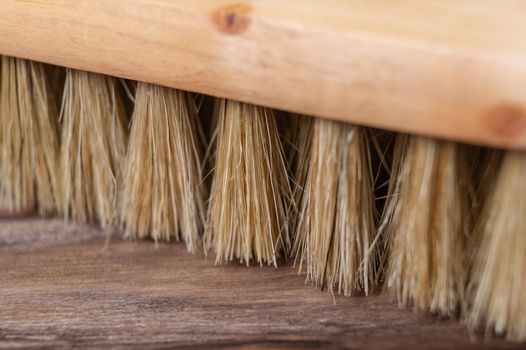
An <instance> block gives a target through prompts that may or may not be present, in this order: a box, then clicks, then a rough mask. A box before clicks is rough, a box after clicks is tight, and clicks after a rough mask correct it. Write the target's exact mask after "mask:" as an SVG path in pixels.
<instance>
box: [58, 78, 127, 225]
mask: <svg viewBox="0 0 526 350" xmlns="http://www.w3.org/2000/svg"><path fill="white" fill-rule="evenodd" d="M61 121H62V145H61V155H60V156H61V159H60V162H61V171H62V180H63V182H62V190H63V192H62V198H61V201H60V209H61V212H62V214H63V215H64V216H65V217H66V218H72V219H75V220H78V221H83V222H86V221H87V222H95V221H96V222H98V223H100V225H101V226H102V227H106V226H108V225H111V224H113V223H114V222H115V220H116V218H117V215H116V214H117V212H116V201H117V191H118V189H119V182H120V180H121V172H122V169H121V168H122V166H123V160H124V156H125V152H126V143H127V122H126V120H125V115H124V113H123V106H122V101H121V99H120V96H119V95H118V93H117V91H116V88H115V81H114V79H113V78H111V77H107V76H102V75H99V74H95V73H88V72H82V71H77V70H71V69H68V70H67V72H66V81H65V87H64V96H63V100H62V110H61Z"/></svg>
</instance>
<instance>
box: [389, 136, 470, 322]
mask: <svg viewBox="0 0 526 350" xmlns="http://www.w3.org/2000/svg"><path fill="white" fill-rule="evenodd" d="M396 142H397V144H396V145H395V155H394V159H395V163H394V164H393V178H392V182H391V184H390V190H389V198H388V201H387V204H386V209H385V212H384V213H385V214H384V219H383V221H384V222H383V223H382V226H381V230H380V231H383V230H384V229H385V230H386V232H385V234H386V242H387V244H388V247H387V249H386V253H388V254H389V256H388V259H389V262H388V268H387V286H388V287H389V288H393V289H394V290H395V291H396V292H397V295H398V297H399V300H400V302H401V303H402V304H404V305H408V304H412V305H414V306H415V307H416V308H419V309H430V310H431V311H432V312H436V313H439V314H442V315H445V316H451V315H454V314H455V313H456V312H457V311H458V308H459V306H460V303H461V301H462V298H463V296H464V289H465V283H466V274H467V268H466V262H467V261H466V259H465V252H464V248H465V239H466V236H467V234H468V230H467V226H468V222H467V218H468V213H467V210H468V208H469V206H468V200H469V197H468V195H467V190H466V179H465V175H463V171H462V166H461V156H460V150H459V146H457V145H456V144H454V143H451V142H445V141H437V140H432V139H429V138H425V137H420V136H411V137H407V136H403V135H401V136H398V139H397V140H396Z"/></svg>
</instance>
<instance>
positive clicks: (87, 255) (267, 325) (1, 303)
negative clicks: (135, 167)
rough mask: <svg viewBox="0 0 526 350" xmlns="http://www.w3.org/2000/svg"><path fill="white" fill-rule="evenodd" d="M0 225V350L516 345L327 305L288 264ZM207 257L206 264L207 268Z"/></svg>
mask: <svg viewBox="0 0 526 350" xmlns="http://www.w3.org/2000/svg"><path fill="white" fill-rule="evenodd" d="M118 235H119V234H117V233H116V234H114V237H112V239H111V241H110V243H109V244H108V245H105V242H106V238H105V236H104V234H103V232H101V231H100V230H98V229H97V228H94V227H91V226H85V225H74V224H69V225H67V224H65V223H64V222H62V221H60V220H44V219H27V218H26V219H3V220H1V221H0V348H37V347H38V348H40V347H42V348H70V347H116V348H125V347H126V348H128V347H140V348H154V347H155V348H169V347H174V346H180V347H184V348H194V347H207V348H217V347H227V348H235V349H256V348H269V349H285V348H286V349H295V348H312V347H324V348H349V349H359V348H362V349H394V348H405V349H417V348H418V349H453V348H464V349H478V348H502V349H504V348H510V349H511V348H518V346H517V345H514V344H512V343H508V342H506V341H504V340H501V339H494V340H482V339H478V340H475V339H472V340H470V337H469V336H468V333H467V331H466V330H465V329H464V328H463V326H462V325H460V324H459V323H457V322H451V321H445V320H436V319H434V318H433V317H431V316H429V315H425V314H416V313H413V312H410V311H407V310H401V309H399V308H398V306H397V304H396V303H395V302H394V301H393V300H392V299H391V298H389V297H387V296H384V295H374V296H371V297H363V296H356V297H352V298H344V297H338V296H337V297H335V299H334V301H333V298H332V297H331V296H330V295H328V294H326V293H323V292H319V291H318V290H316V289H315V288H314V287H311V286H308V285H307V286H306V285H304V280H303V278H302V277H301V276H298V275H297V274H296V272H295V270H293V269H292V268H291V267H290V266H284V267H279V268H277V269H274V268H259V267H256V268H246V267H245V266H244V265H238V264H232V265H228V266H214V265H213V263H212V261H207V260H205V259H203V257H202V256H201V255H200V254H197V255H190V254H188V253H186V251H185V248H184V245H183V244H159V246H157V247H156V246H155V245H154V244H153V243H152V242H125V241H121V240H119V239H117V236H118ZM209 260H212V259H209Z"/></svg>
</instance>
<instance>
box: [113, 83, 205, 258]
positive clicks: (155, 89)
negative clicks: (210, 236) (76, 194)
mask: <svg viewBox="0 0 526 350" xmlns="http://www.w3.org/2000/svg"><path fill="white" fill-rule="evenodd" d="M198 123H199V121H198V119H197V110H196V106H195V103H194V101H193V99H192V96H191V95H190V94H189V93H186V92H183V91H177V90H174V89H169V88H164V87H160V86H156V85H151V84H146V83H139V84H138V86H137V93H136V97H135V109H134V112H133V115H132V128H131V135H130V143H129V147H128V154H127V160H126V166H125V177H124V189H123V195H122V208H121V213H122V214H121V216H122V220H123V222H124V225H125V227H126V234H127V235H128V236H130V237H137V238H145V237H152V238H153V239H154V240H156V241H157V240H166V241H169V240H170V239H175V240H177V241H179V240H180V239H181V238H182V239H183V240H184V241H185V242H186V244H187V247H188V250H189V251H194V250H195V248H196V246H197V245H198V244H199V241H200V238H199V233H200V230H201V228H202V226H203V222H204V192H203V188H204V187H203V184H202V174H201V164H200V162H201V159H202V155H201V149H200V147H201V146H200V143H199V141H200V137H201V131H200V127H199V124H198Z"/></svg>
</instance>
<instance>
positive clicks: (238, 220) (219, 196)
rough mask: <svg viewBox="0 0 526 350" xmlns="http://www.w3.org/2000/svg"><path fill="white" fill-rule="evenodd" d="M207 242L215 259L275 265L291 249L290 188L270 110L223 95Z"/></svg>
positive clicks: (206, 233)
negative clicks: (289, 226)
mask: <svg viewBox="0 0 526 350" xmlns="http://www.w3.org/2000/svg"><path fill="white" fill-rule="evenodd" d="M218 104H219V105H218V106H217V108H216V110H217V114H218V140H217V151H216V156H215V157H216V160H215V169H214V180H213V185H212V194H211V199H210V200H211V203H210V208H209V215H208V220H207V228H206V230H205V248H206V249H207V250H208V249H214V250H215V252H216V254H217V256H216V262H223V261H229V260H233V259H239V260H240V261H241V262H245V263H246V264H247V265H248V264H249V262H250V261H251V260H254V261H255V262H257V263H259V264H260V265H262V264H264V263H267V264H269V265H270V264H272V265H274V266H276V264H277V258H278V257H280V256H282V255H283V253H285V254H287V253H288V251H289V249H290V238H289V229H288V224H289V223H288V217H287V208H288V206H289V204H288V203H290V201H291V200H292V194H291V190H290V185H289V179H288V176H287V167H286V164H285V160H284V155H283V150H282V146H281V142H280V139H279V134H278V129H277V126H276V121H275V119H274V115H273V112H272V110H270V109H267V108H263V107H257V106H253V105H249V104H245V103H240V102H234V101H227V100H220V101H219V102H218Z"/></svg>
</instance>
